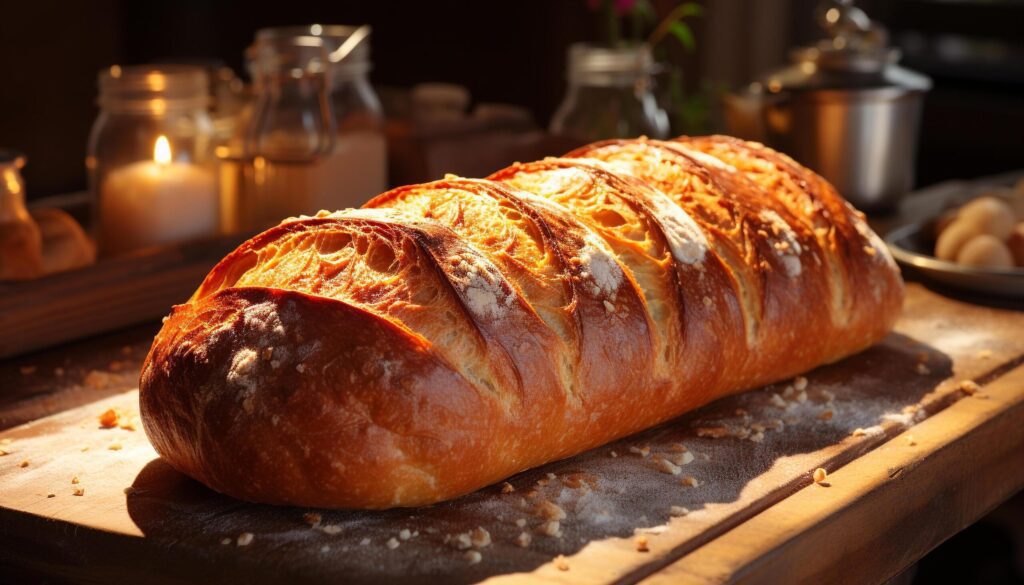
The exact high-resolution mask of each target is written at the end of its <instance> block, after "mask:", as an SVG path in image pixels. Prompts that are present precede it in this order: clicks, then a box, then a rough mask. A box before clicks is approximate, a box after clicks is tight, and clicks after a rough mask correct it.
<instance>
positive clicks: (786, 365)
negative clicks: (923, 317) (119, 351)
mask: <svg viewBox="0 0 1024 585" xmlns="http://www.w3.org/2000/svg"><path fill="white" fill-rule="evenodd" d="M901 301H902V281H901V280H900V278H899V273H898V270H897V268H896V267H895V264H894V263H893V262H892V260H891V258H890V257H889V255H888V253H887V251H886V250H885V248H884V246H882V245H881V243H880V242H879V240H878V238H877V236H875V235H874V233H873V232H871V230H870V229H869V228H868V227H867V226H866V224H865V223H864V221H863V218H862V216H860V215H859V214H858V213H857V212H856V211H854V210H853V209H852V208H851V207H849V205H848V204H846V203H845V201H843V200H842V198H841V197H839V195H838V194H837V193H836V192H835V190H834V189H833V188H832V187H831V186H829V185H828V184H827V183H826V182H825V181H824V180H822V179H821V178H820V177H818V176H817V175H815V174H814V173H812V172H810V171H807V170H806V169H804V168H803V167H800V166H799V165H797V164H796V163H795V162H793V161H792V160H790V159H788V158H787V157H785V156H783V155H780V154H778V153H775V152H774V151H771V150H769V149H767V148H765V147H762V146H760V145H755V144H753V143H746V142H741V141H738V140H735V139H730V138H725V137H702V138H692V139H679V141H676V142H660V141H651V140H646V139H638V140H620V141H607V142H603V143H596V144H592V145H589V146H587V147H584V148H582V149H579V150H577V151H574V152H572V153H569V154H568V155H567V156H566V158H560V159H546V160H544V161H538V162H534V163H527V164H516V165H513V166H511V167H508V168H506V169H503V170H501V171H498V172H497V173H495V174H494V175H492V176H491V177H489V179H488V180H479V179H462V178H458V177H448V178H445V179H444V180H441V181H436V182H433V183H427V184H424V185H412V186H408V187H401V188H398V189H394V190H392V191H389V192H387V193H384V194H382V195H380V196H378V197H376V198H375V199H373V200H372V201H370V202H369V203H368V204H367V205H366V206H364V208H363V209H359V210H345V211H341V212H335V213H327V212H321V213H320V214H318V215H317V216H315V217H302V218H293V219H289V220H286V221H284V222H283V223H281V224H280V225H279V226H277V227H274V228H271V229H270V230H268V231H266V232H264V233H262V234H260V235H258V236H256V237H254V238H253V239H251V240H249V241H248V242H246V243H244V244H243V245H242V246H240V247H239V248H238V249H237V250H235V251H234V252H232V253H231V254H229V255H228V256H227V257H226V258H225V259H224V260H222V261H221V262H220V263H219V264H218V265H217V266H216V267H215V268H214V269H213V271H211V273H210V275H209V276H208V277H207V278H206V280H205V281H204V283H203V284H202V286H200V288H199V290H197V291H196V293H195V295H193V297H192V298H191V299H190V300H189V301H188V302H187V303H186V304H184V305H180V306H177V307H175V309H174V310H173V311H172V314H171V316H170V318H169V319H168V320H167V322H166V323H165V325H164V328H163V330H161V332H160V334H159V335H158V336H157V339H156V340H155V341H154V344H153V348H152V350H151V352H150V355H149V356H148V358H147V361H146V363H145V365H144V367H143V372H142V380H141V382H140V391H141V394H140V401H141V412H142V417H143V421H144V424H145V427H146V430H147V432H148V433H149V435H150V438H151V440H152V442H153V444H154V447H155V448H156V450H157V451H158V452H159V453H160V454H161V455H162V456H163V457H164V458H165V459H167V461H168V462H169V463H170V464H171V465H172V466H174V467H176V468H178V469H179V470H181V471H183V472H185V473H187V474H189V475H192V476H193V477H195V478H197V479H199V480H200V481H202V482H204V483H206V484H207V485H209V486H210V487H212V488H214V489H216V490H218V491H221V492H224V493H227V494H230V495H233V496H236V497H239V498H243V499H247V500H252V501H258V502H267V503H275V504H291V505H306V506H323V507H353V508H387V507H395V506H415V505H423V504H429V503H433V502H437V501H441V500H445V499H449V498H452V497H456V496H459V495H462V494H465V493H468V492H470V491H473V490H475V489H478V488H480V487H483V486H485V485H489V484H491V483H495V482H497V481H500V480H502V479H504V478H506V477H508V476H510V475H512V474H514V473H517V472H519V471H522V470H524V469H527V468H530V467H535V466H537V465H541V464H543V463H546V462H548V461H552V460H555V459H559V458H562V457H566V456H569V455H573V454H575V453H579V452H581V451H583V450H586V449H589V448H592V447H595V446H598V445H600V444H603V443H607V442H609V441H611V440H614V439H616V438H619V437H622V436H625V435H627V434H630V433H633V432H637V431H640V430H642V429H645V428H648V427H650V426H653V425H655V424H658V423H660V422H663V421H665V420H667V419H669V418H672V417H675V416H678V415H679V414H681V413H683V412H685V411H687V410H690V409H692V408H695V407H697V406H700V405H702V404H705V403H707V402H709V401H711V400H713V399H715V398H718V397H721V396H724V395H727V394H730V393H734V392H738V391H741V390H744V389H747V388H750V387H753V386H757V385H760V384H765V383H769V382H773V381H776V380H779V379H783V378H786V377H789V376H792V375H794V374H797V373H800V372H802V371H805V370H807V369H810V368H812V367H814V366H817V365H820V364H822V363H826V362H830V361H834V360H837V359H840V358H842V357H844V356H846V355H849V354H851V353H854V352H856V351H859V350H861V349H863V348H865V347H867V346H869V345H870V344H872V343H874V342H876V341H878V340H879V339H881V338H882V337H883V336H884V335H885V334H886V332H887V331H888V330H889V329H890V328H891V326H892V324H893V322H894V320H895V318H896V315H897V313H898V311H899V308H900V304H901Z"/></svg>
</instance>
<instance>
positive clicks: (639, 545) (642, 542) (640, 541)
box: [633, 535, 651, 552]
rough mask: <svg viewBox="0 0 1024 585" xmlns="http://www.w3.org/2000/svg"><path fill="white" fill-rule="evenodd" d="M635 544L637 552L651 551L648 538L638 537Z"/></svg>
mask: <svg viewBox="0 0 1024 585" xmlns="http://www.w3.org/2000/svg"><path fill="white" fill-rule="evenodd" d="M633 544H634V546H636V550H637V552H648V551H650V550H651V549H650V547H649V546H648V543H647V537H646V536H643V535H641V536H638V537H636V540H634V541H633Z"/></svg>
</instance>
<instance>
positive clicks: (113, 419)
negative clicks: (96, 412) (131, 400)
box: [99, 408, 121, 429]
mask: <svg viewBox="0 0 1024 585" xmlns="http://www.w3.org/2000/svg"><path fill="white" fill-rule="evenodd" d="M120 416H121V415H120V414H119V413H118V412H117V411H116V410H114V409H113V408H108V409H107V410H106V411H104V412H103V414H101V415H100V419H99V420H100V426H101V427H103V428H105V429H112V428H114V427H116V426H117V421H118V419H119V418H120Z"/></svg>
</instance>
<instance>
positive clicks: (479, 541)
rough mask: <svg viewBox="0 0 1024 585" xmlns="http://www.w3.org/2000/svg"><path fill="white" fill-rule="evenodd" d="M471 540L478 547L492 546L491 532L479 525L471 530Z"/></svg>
mask: <svg viewBox="0 0 1024 585" xmlns="http://www.w3.org/2000/svg"><path fill="white" fill-rule="evenodd" d="M469 542H470V544H472V545H473V546H474V547H476V548H484V547H485V546H491V533H490V532H487V530H486V529H484V528H483V527H480V526H478V527H477V528H474V529H473V530H470V531H469Z"/></svg>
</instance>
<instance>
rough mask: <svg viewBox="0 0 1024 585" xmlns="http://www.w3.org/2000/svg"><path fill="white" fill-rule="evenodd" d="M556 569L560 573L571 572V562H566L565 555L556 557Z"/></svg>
mask: <svg viewBox="0 0 1024 585" xmlns="http://www.w3.org/2000/svg"><path fill="white" fill-rule="evenodd" d="M555 568H556V569H558V570H559V571H568V570H569V562H568V561H566V560H565V555H558V556H557V557H555Z"/></svg>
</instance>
